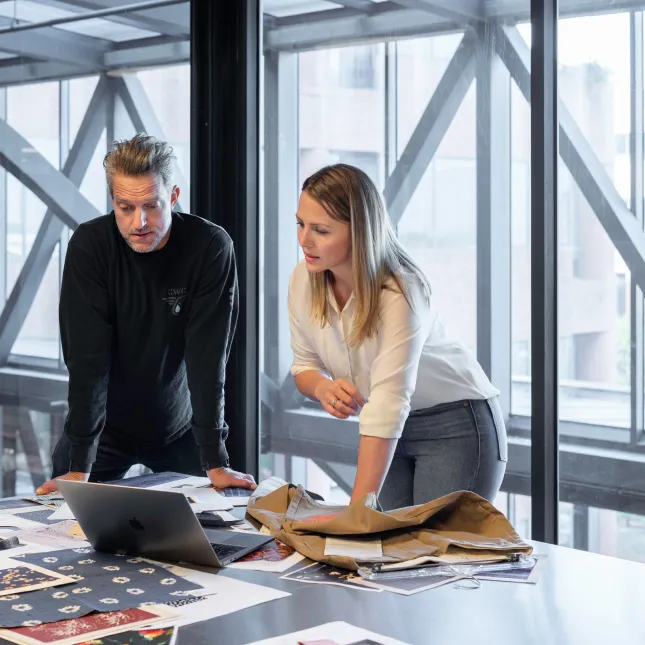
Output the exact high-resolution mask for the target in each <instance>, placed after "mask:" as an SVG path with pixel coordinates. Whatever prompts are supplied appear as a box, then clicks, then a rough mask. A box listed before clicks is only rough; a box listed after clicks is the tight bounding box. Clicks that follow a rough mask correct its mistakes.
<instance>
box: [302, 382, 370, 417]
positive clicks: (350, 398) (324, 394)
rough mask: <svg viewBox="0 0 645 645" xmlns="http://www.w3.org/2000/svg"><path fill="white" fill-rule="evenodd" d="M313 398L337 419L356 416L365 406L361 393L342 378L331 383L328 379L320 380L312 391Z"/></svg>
mask: <svg viewBox="0 0 645 645" xmlns="http://www.w3.org/2000/svg"><path fill="white" fill-rule="evenodd" d="M314 396H315V397H316V398H317V399H318V400H319V401H320V403H321V404H322V406H323V408H324V409H325V410H326V411H327V412H329V414H331V415H332V416H334V417H336V418H337V419H347V417H349V416H352V415H355V414H358V413H359V412H360V408H361V407H362V406H364V405H365V399H364V398H363V397H362V396H361V393H360V392H359V391H358V390H357V389H356V388H355V387H354V386H353V385H352V384H351V383H349V382H348V381H345V380H343V379H342V378H339V379H336V380H335V381H332V380H330V379H328V378H326V379H324V380H322V381H321V382H320V383H319V384H318V385H317V386H316V389H315V390H314Z"/></svg>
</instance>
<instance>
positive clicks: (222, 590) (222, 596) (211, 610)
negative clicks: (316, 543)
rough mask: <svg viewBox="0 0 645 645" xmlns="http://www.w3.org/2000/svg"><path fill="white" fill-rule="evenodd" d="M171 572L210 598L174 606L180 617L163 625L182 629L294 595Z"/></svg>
mask: <svg viewBox="0 0 645 645" xmlns="http://www.w3.org/2000/svg"><path fill="white" fill-rule="evenodd" d="M171 571H172V572H173V573H174V574H175V575H182V576H183V577H184V578H186V579H187V580H190V581H191V582H195V583H196V584H200V585H202V586H203V587H204V590H203V591H202V590H197V591H195V592H193V593H194V594H196V595H198V594H200V593H201V594H202V596H204V594H205V593H208V594H209V595H208V596H204V599H203V600H198V601H196V602H192V600H193V599H194V596H193V597H190V596H187V597H186V599H185V602H186V604H183V605H181V606H174V605H173V606H171V607H170V609H172V611H173V612H175V613H178V614H179V618H174V619H173V620H171V621H168V623H167V624H163V623H162V624H160V625H159V626H168V627H169V626H171V625H177V626H179V627H181V626H183V625H190V624H191V623H198V622H200V621H203V620H210V619H211V618H217V617H219V616H224V615H226V614H231V613H233V612H235V611H241V610H242V609H248V608H249V607H253V606H255V605H261V604H263V603H265V602H270V601H272V600H278V599H279V598H286V597H288V596H290V595H291V594H290V593H288V592H286V591H280V590H278V589H272V588H271V587H262V586H260V585H256V584H251V583H250V582H244V581H242V580H235V579H234V578H229V577H228V576H225V575H222V574H219V575H213V574H210V573H205V572H203V571H194V570H191V569H184V568H183V567H173V568H172V569H171ZM177 572H181V573H177ZM180 602H181V601H180ZM388 645H389V644H388Z"/></svg>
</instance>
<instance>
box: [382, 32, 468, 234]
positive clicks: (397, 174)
mask: <svg viewBox="0 0 645 645" xmlns="http://www.w3.org/2000/svg"><path fill="white" fill-rule="evenodd" d="M475 41H476V36H475V34H474V32H472V31H471V30H469V31H467V32H466V34H465V35H464V37H463V39H462V41H461V43H459V47H457V51H456V52H455V54H454V56H453V57H452V59H451V61H450V63H448V67H447V68H446V71H445V72H444V74H443V76H442V77H441V80H440V81H439V84H438V85H437V89H436V90H435V91H434V94H433V95H432V97H431V98H430V101H429V102H428V105H427V107H426V109H425V110H424V112H423V114H422V115H421V118H420V119H419V122H418V123H417V126H416V128H415V129H414V132H413V133H412V135H411V136H410V140H409V141H408V143H407V145H406V146H405V150H404V151H403V154H402V155H401V157H400V159H399V161H398V163H397V164H396V167H395V168H394V170H393V171H392V174H391V175H390V177H389V178H388V180H387V182H386V184H385V189H384V191H383V195H384V197H385V201H386V203H387V206H388V210H389V213H390V217H391V218H392V221H393V222H394V224H395V225H396V224H397V223H398V221H399V220H400V219H401V216H402V215H403V212H404V211H405V209H406V207H407V205H408V202H409V201H410V199H411V197H412V195H413V194H414V191H415V190H416V189H417V186H418V185H419V182H420V181H421V179H422V177H423V174H424V173H425V171H426V169H427V167H428V164H429V163H430V161H431V160H432V157H433V156H434V154H435V152H436V151H437V148H438V147H439V144H440V143H441V140H442V139H443V137H444V135H445V134H446V131H447V130H448V127H449V126H450V124H451V122H452V120H453V118H454V116H455V114H456V113H457V110H458V109H459V106H460V105H461V103H462V101H463V100H464V97H465V96H466V92H467V91H468V88H469V87H470V84H471V83H472V81H473V78H474V77H475Z"/></svg>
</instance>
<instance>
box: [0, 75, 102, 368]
mask: <svg viewBox="0 0 645 645" xmlns="http://www.w3.org/2000/svg"><path fill="white" fill-rule="evenodd" d="M107 85H108V79H107V78H105V77H102V78H101V79H99V82H98V84H97V86H96V89H95V90H94V94H93V96H92V99H91V100H90V104H89V106H88V108H87V111H86V113H85V116H84V117H83V121H82V122H81V125H80V127H79V129H78V133H77V135H76V139H75V141H74V145H73V146H72V148H71V150H70V151H69V154H68V155H67V159H66V161H65V164H64V166H63V169H62V171H61V173H62V176H64V177H66V178H67V179H66V180H65V181H66V182H67V185H64V186H63V190H68V191H69V192H70V193H71V195H69V196H68V201H69V206H68V207H69V208H73V209H76V214H75V220H74V221H70V219H71V217H68V218H66V219H67V221H66V222H65V223H66V224H67V226H70V228H75V227H76V223H80V222H81V221H85V220H88V219H91V218H93V217H96V216H97V215H100V213H99V212H98V211H97V210H96V209H95V208H94V206H92V205H91V204H90V203H89V202H87V201H86V200H84V201H85V203H80V204H78V205H77V204H76V203H75V201H76V200H75V197H74V194H76V195H78V190H77V187H78V186H80V185H81V182H82V181H83V177H84V176H85V173H86V171H87V168H88V166H89V165H90V162H91V160H92V156H93V155H94V152H95V150H96V146H97V145H98V142H99V140H100V138H101V134H102V133H103V129H104V128H105V117H106V109H105V107H106V96H107ZM0 123H4V122H0ZM4 143H5V142H4V140H3V141H2V142H0V146H3V145H4ZM25 149H29V150H31V147H30V146H29V144H28V143H27V142H25ZM29 154H30V156H31V155H32V154H37V153H35V151H34V152H30V153H29ZM18 167H20V161H18ZM51 172H57V171H55V170H54V169H53V168H52V169H51V171H50V174H51ZM14 174H15V173H14ZM16 177H17V178H18V179H19V180H21V179H22V178H21V176H20V175H19V174H18V175H16ZM36 180H39V175H37V176H36ZM61 183H62V182H61ZM39 196H40V195H39ZM41 199H42V197H41ZM83 199H84V198H83ZM43 201H45V200H43ZM59 208H60V207H59ZM58 211H59V209H54V208H52V207H51V206H50V208H49V209H48V210H47V212H46V213H45V216H44V218H43V222H42V224H41V225H40V228H39V230H38V233H37V235H36V238H35V239H34V242H33V244H32V247H31V249H30V251H29V255H28V256H27V258H26V260H25V263H24V264H23V266H22V269H21V270H20V274H19V275H18V278H17V280H16V283H15V285H14V287H13V289H12V291H11V294H10V295H9V298H8V299H7V302H6V303H5V306H4V309H3V310H2V313H1V314H0V365H6V363H7V360H8V359H9V354H10V353H11V349H12V347H13V345H14V343H15V341H16V338H18V334H19V333H20V329H21V328H22V325H23V324H24V322H25V319H26V318H27V314H28V313H29V309H30V307H31V305H32V303H33V301H34V298H35V297H36V293H37V292H38V288H39V287H40V283H41V282H42V279H43V276H44V275H45V271H46V270H47V266H48V264H49V259H50V258H51V255H52V253H53V252H54V249H55V248H56V244H57V243H58V241H59V240H60V236H61V233H62V232H63V229H64V226H65V225H64V223H63V221H62V219H61V217H60V215H59V216H57V214H58Z"/></svg>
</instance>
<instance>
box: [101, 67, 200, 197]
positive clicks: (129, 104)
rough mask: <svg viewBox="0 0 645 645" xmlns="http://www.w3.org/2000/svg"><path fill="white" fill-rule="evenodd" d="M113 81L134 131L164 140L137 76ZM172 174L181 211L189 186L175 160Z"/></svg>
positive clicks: (159, 125)
mask: <svg viewBox="0 0 645 645" xmlns="http://www.w3.org/2000/svg"><path fill="white" fill-rule="evenodd" d="M114 81H115V85H116V89H117V91H118V93H119V97H120V98H121V100H122V101H123V105H124V106H125V109H126V112H127V113H128V115H129V117H130V120H131V121H132V124H133V125H134V129H135V130H136V131H137V132H147V133H148V134H151V135H152V136H153V137H157V138H158V139H161V140H165V139H166V137H165V135H164V132H163V128H162V127H161V123H160V122H159V119H158V118H157V115H156V113H155V110H154V108H153V107H152V102H151V101H150V98H149V97H148V94H147V93H146V91H145V89H144V88H143V85H142V83H141V81H140V80H139V78H138V77H137V75H136V74H124V75H123V76H121V77H119V78H115V79H114ZM173 174H174V181H175V183H176V184H177V185H178V186H179V187H180V189H181V190H182V191H183V194H184V196H183V197H181V198H180V200H179V203H178V204H177V209H178V210H181V205H180V204H185V205H188V204H190V184H189V183H188V182H187V181H186V178H185V177H184V173H183V172H182V170H181V168H180V167H179V164H178V162H177V160H176V159H175V160H174V161H173Z"/></svg>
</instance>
